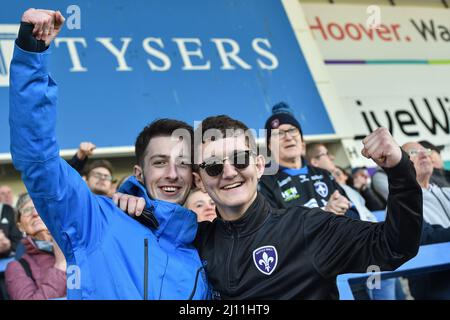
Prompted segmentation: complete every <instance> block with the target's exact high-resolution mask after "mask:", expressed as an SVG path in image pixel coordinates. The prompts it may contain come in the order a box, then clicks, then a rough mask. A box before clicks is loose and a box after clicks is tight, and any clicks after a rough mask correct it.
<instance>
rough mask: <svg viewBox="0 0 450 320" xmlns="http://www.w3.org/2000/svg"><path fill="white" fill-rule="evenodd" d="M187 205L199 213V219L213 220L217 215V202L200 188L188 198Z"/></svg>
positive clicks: (199, 220)
mask: <svg viewBox="0 0 450 320" xmlns="http://www.w3.org/2000/svg"><path fill="white" fill-rule="evenodd" d="M185 207H186V208H188V209H189V210H192V211H194V212H195V213H196V214H197V221H198V222H201V221H213V220H214V219H215V218H216V217H217V215H216V204H215V203H214V201H213V200H212V199H211V197H210V196H209V195H208V194H207V193H206V192H203V191H202V190H200V189H196V190H195V191H193V192H191V193H190V194H189V196H188V197H187V199H186V204H185Z"/></svg>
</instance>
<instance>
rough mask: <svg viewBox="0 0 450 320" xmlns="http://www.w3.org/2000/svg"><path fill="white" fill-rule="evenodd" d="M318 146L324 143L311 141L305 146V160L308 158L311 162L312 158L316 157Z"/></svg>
mask: <svg viewBox="0 0 450 320" xmlns="http://www.w3.org/2000/svg"><path fill="white" fill-rule="evenodd" d="M320 146H325V145H324V144H323V143H311V144H308V145H307V146H306V154H305V156H306V160H308V162H311V160H312V159H314V158H315V157H317V149H318V148H319V147H320Z"/></svg>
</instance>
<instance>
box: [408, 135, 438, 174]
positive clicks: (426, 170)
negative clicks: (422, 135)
mask: <svg viewBox="0 0 450 320" xmlns="http://www.w3.org/2000/svg"><path fill="white" fill-rule="evenodd" d="M402 148H403V150H405V151H406V152H407V153H408V154H409V158H410V159H411V161H412V162H413V163H414V168H415V169H416V175H417V178H418V180H424V179H429V178H430V177H431V174H432V173H433V163H432V161H431V151H430V150H429V149H425V148H424V147H423V146H422V145H421V144H419V143H416V142H409V143H406V144H404V145H403V147H402Z"/></svg>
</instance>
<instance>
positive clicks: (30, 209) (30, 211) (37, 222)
mask: <svg viewBox="0 0 450 320" xmlns="http://www.w3.org/2000/svg"><path fill="white" fill-rule="evenodd" d="M19 212H20V220H19V221H18V223H17V227H18V228H19V230H20V231H22V232H25V233H26V234H27V235H28V236H31V237H38V238H39V236H38V235H40V234H42V233H48V229H47V227H46V225H45V224H44V222H43V221H42V219H41V217H39V214H38V213H37V211H36V208H35V207H34V204H33V201H32V200H28V201H27V202H25V204H23V205H22V206H21V207H20V210H19Z"/></svg>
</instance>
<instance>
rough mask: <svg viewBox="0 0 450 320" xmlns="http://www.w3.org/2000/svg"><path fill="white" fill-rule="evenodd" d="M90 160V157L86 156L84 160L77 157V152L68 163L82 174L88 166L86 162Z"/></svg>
mask: <svg viewBox="0 0 450 320" xmlns="http://www.w3.org/2000/svg"><path fill="white" fill-rule="evenodd" d="M87 161H88V157H86V158H84V159H83V160H81V159H80V158H78V157H77V154H76V153H75V155H74V156H73V157H72V159H70V160H68V161H67V163H68V164H69V165H70V166H71V167H72V168H74V169H75V170H77V172H78V173H79V174H80V175H82V174H83V169H84V167H85V166H86V163H87Z"/></svg>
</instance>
